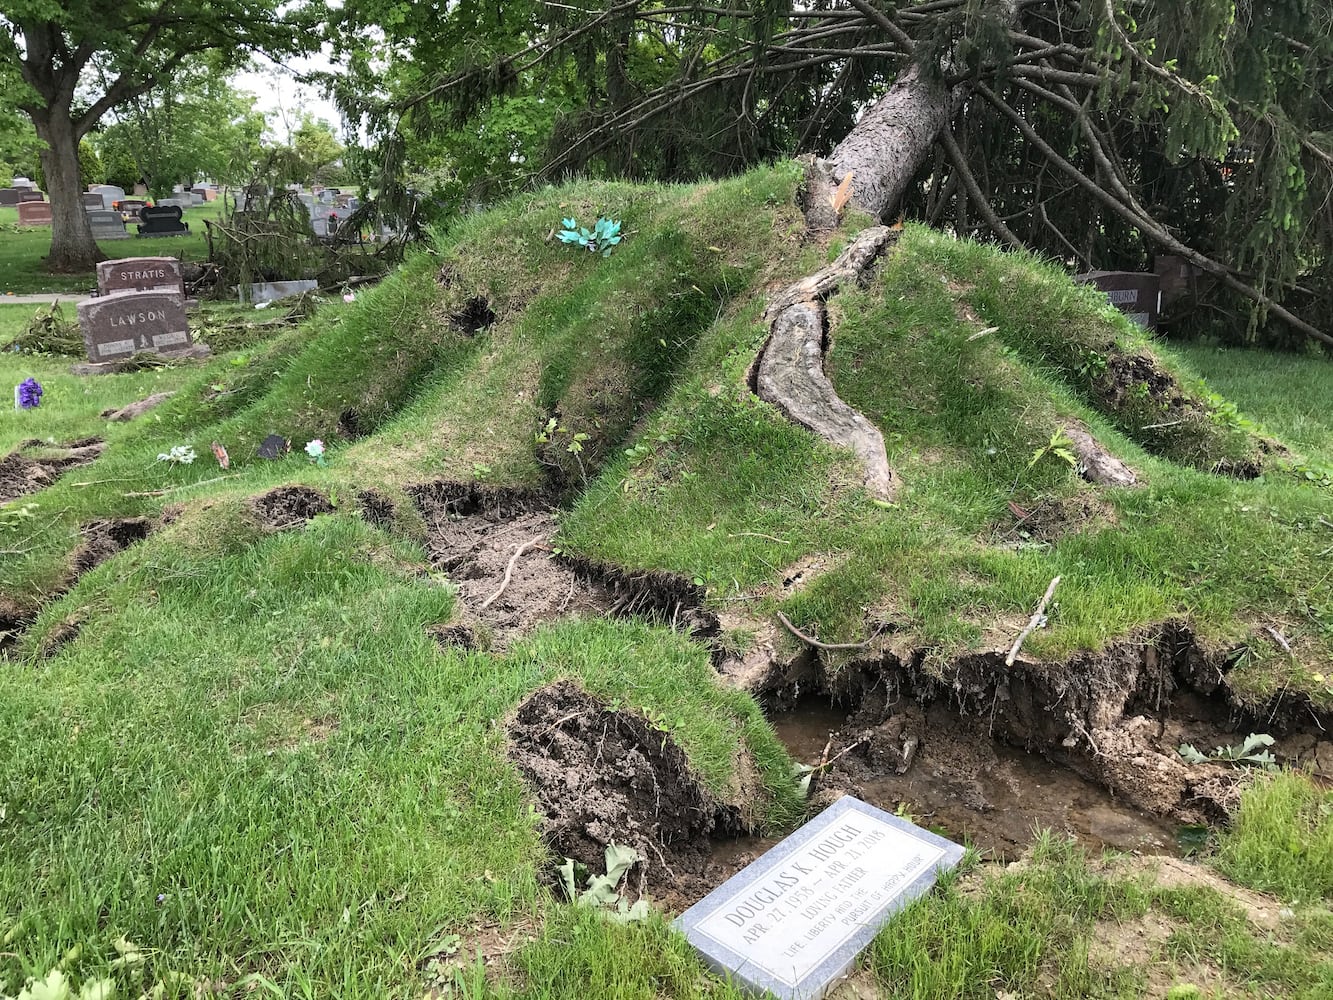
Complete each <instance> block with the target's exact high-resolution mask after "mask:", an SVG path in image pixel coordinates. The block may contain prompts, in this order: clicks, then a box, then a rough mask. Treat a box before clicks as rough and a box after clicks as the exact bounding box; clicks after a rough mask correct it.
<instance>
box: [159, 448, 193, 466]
mask: <svg viewBox="0 0 1333 1000" xmlns="http://www.w3.org/2000/svg"><path fill="white" fill-rule="evenodd" d="M198 457H199V456H198V455H196V454H195V453H194V449H193V448H191V447H190V446H189V445H188V444H178V445H176V446H175V447H174V448H172V449H171V451H165V452H159V453H158V456H157V460H158V461H159V462H169V463H171V464H172V465H192V464H193V463H194V460H195V459H196V458H198Z"/></svg>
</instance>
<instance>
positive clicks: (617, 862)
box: [559, 841, 651, 924]
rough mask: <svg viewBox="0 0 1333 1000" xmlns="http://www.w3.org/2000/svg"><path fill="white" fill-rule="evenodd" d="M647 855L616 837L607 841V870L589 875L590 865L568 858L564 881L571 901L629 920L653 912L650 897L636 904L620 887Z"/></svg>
mask: <svg viewBox="0 0 1333 1000" xmlns="http://www.w3.org/2000/svg"><path fill="white" fill-rule="evenodd" d="M642 860H643V858H642V857H640V856H639V852H638V851H636V850H634V848H632V847H621V846H620V845H619V844H616V843H615V842H614V841H613V842H612V843H610V844H607V845H606V874H605V875H593V876H592V877H591V878H589V877H588V869H587V868H586V867H585V866H584V865H580V864H579V863H578V862H576V861H574V860H573V859H572V858H565V863H564V864H563V865H561V866H560V868H559V872H560V884H561V885H563V886H564V888H565V894H566V895H567V896H568V897H569V899H570V901H571V902H573V903H576V904H577V905H579V906H590V907H593V908H594V909H597V910H598V911H599V912H601V913H602V914H603V915H604V916H605V917H607V919H609V920H611V921H613V922H615V923H618V924H627V923H630V922H632V921H638V920H644V919H646V918H647V917H648V914H649V913H650V912H651V909H650V907H649V906H648V901H647V900H646V899H640V900H639V901H638V902H636V903H635V904H634V905H633V906H631V905H629V903H627V902H626V901H625V898H624V897H623V896H622V895H621V893H620V891H619V886H620V881H621V879H623V878H624V877H625V875H626V874H627V873H628V872H629V870H630V869H631V868H633V867H634V866H635V865H637V864H638V863H639V862H640V861H642ZM585 879H586V885H585V887H584V888H583V889H581V890H580V889H579V883H580V882H582V881H584V880H585Z"/></svg>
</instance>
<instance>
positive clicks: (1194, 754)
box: [1176, 743, 1208, 764]
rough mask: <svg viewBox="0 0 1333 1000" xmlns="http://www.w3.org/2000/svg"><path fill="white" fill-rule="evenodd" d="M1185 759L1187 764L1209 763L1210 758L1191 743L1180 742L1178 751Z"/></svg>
mask: <svg viewBox="0 0 1333 1000" xmlns="http://www.w3.org/2000/svg"><path fill="white" fill-rule="evenodd" d="M1176 752H1177V753H1179V754H1180V756H1181V757H1182V758H1183V759H1184V761H1185V763H1186V764H1207V763H1208V758H1207V757H1205V756H1204V755H1203V754H1201V753H1199V751H1198V750H1196V749H1195V748H1194V747H1193V746H1191V745H1190V744H1189V743H1182V744H1180V749H1179V750H1178V751H1176Z"/></svg>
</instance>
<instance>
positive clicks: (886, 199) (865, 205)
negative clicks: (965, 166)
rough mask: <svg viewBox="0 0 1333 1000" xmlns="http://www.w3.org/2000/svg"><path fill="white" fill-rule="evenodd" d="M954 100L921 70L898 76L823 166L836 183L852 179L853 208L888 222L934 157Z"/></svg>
mask: <svg viewBox="0 0 1333 1000" xmlns="http://www.w3.org/2000/svg"><path fill="white" fill-rule="evenodd" d="M953 100H954V95H953V94H952V93H950V91H949V89H948V88H947V87H946V86H945V85H944V84H943V83H942V82H940V81H939V80H936V79H932V78H931V77H930V76H928V75H927V74H925V73H923V72H922V71H921V68H920V67H919V66H915V65H914V66H912V67H910V68H909V69H908V70H906V72H903V73H901V74H899V76H898V78H897V79H896V80H894V81H893V86H891V87H890V88H889V91H888V93H886V94H885V95H884V96H883V97H881V98H880V99H879V101H878V102H876V103H875V104H874V105H873V106H872V107H871V108H870V109H869V110H867V111H866V112H865V114H864V115H862V116H861V120H860V121H858V122H857V123H856V126H855V127H854V128H853V129H852V130H851V132H849V133H848V134H847V138H845V139H843V140H842V142H840V143H838V146H837V148H836V149H834V150H833V153H832V155H831V156H829V158H828V159H827V160H825V161H824V162H825V165H826V167H827V169H828V170H829V172H830V173H831V174H832V177H833V180H834V182H835V183H838V182H841V181H842V179H843V178H844V177H846V176H847V175H848V174H849V173H850V174H852V202H853V203H854V204H855V205H856V206H857V207H858V208H860V209H862V210H863V211H865V212H868V213H869V214H871V215H873V216H874V217H875V218H877V219H883V218H884V217H885V216H886V215H887V214H888V213H890V212H892V211H893V209H894V207H895V206H897V204H898V202H899V200H900V199H901V198H902V196H903V192H904V191H905V190H906V189H907V185H908V183H909V182H910V181H911V180H912V178H913V177H914V176H915V175H916V172H917V171H918V170H919V169H920V168H921V165H922V164H923V163H925V161H926V157H927V156H928V155H930V150H931V147H933V146H934V145H935V140H936V139H937V138H938V137H939V134H940V131H941V130H942V129H943V128H944V126H945V125H946V124H948V122H949V118H950V116H951V114H952V111H953Z"/></svg>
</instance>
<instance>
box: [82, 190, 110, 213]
mask: <svg viewBox="0 0 1333 1000" xmlns="http://www.w3.org/2000/svg"><path fill="white" fill-rule="evenodd" d="M83 207H84V208H92V209H96V210H97V211H99V212H100V211H101V210H102V209H104V208H106V203H105V202H104V201H102V196H101V195H100V194H97V193H96V192H93V191H85V192H83Z"/></svg>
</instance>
